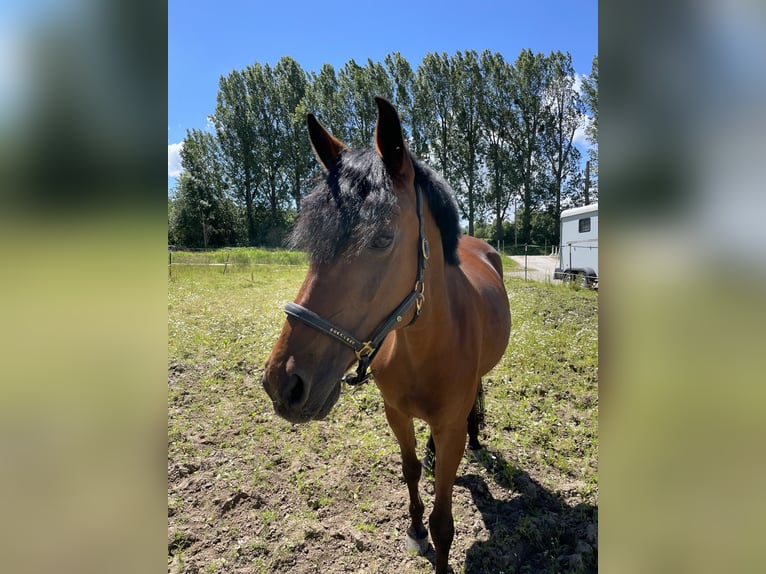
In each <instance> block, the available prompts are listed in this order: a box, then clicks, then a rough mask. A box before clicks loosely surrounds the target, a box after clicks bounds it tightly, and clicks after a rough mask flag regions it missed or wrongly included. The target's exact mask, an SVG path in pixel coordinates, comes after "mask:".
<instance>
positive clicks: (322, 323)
mask: <svg viewBox="0 0 766 574" xmlns="http://www.w3.org/2000/svg"><path fill="white" fill-rule="evenodd" d="M420 195H421V192H420V190H419V189H417V187H416V190H415V196H416V205H417V213H418V272H417V276H416V278H415V287H414V288H413V290H412V291H411V292H410V293H409V294H408V295H407V296H406V297H405V298H404V300H403V301H402V302H401V303H400V304H399V306H398V307H397V308H396V309H394V311H393V313H391V315H389V316H388V318H387V319H386V320H385V321H384V322H383V323H382V324H381V325H380V326H379V327H378V328H377V330H376V331H375V332H374V333H373V334H372V335H371V336H370V338H369V339H368V340H366V341H362V340H361V339H357V338H356V337H355V336H354V335H352V334H351V333H349V332H348V331H346V330H345V329H342V328H341V327H338V326H337V325H334V324H332V323H330V322H329V321H327V320H325V319H322V317H320V316H319V315H317V314H316V313H314V312H313V311H311V310H309V309H307V308H306V307H303V306H302V305H298V304H297V303H287V304H286V305H285V313H287V314H288V315H289V316H290V317H295V318H296V319H299V320H301V321H303V322H304V323H306V324H307V325H309V326H311V327H314V328H315V329H317V330H318V331H321V332H322V333H324V334H325V335H329V336H330V337H332V338H333V339H335V340H336V341H340V342H341V343H343V344H344V345H346V346H348V347H351V348H352V349H353V350H354V353H355V354H356V358H357V360H358V364H357V368H356V375H355V376H351V375H348V376H346V377H344V379H343V380H344V381H345V382H346V383H348V384H349V385H360V384H362V383H364V382H366V381H367V380H368V379H369V377H370V376H369V373H368V372H367V369H368V368H369V366H370V363H371V362H372V360H373V359H374V358H375V355H376V354H377V352H378V349H379V348H380V345H381V344H382V343H383V340H384V339H385V338H386V335H388V334H389V333H390V332H391V330H392V329H393V328H394V327H395V326H396V325H397V324H398V323H401V322H402V318H403V317H404V315H405V314H406V313H407V312H408V311H409V310H410V309H411V308H412V306H413V305H415V315H414V316H413V317H412V320H411V321H410V322H409V324H408V325H407V326H408V327H409V326H410V325H412V324H413V323H414V322H415V321H416V320H417V318H418V317H420V313H421V310H422V308H423V302H424V301H425V294H424V288H425V285H424V283H423V275H424V272H425V269H426V261H427V260H428V257H429V250H428V240H427V239H426V237H425V232H424V229H423V207H422V205H421V203H422V200H421V197H420Z"/></svg>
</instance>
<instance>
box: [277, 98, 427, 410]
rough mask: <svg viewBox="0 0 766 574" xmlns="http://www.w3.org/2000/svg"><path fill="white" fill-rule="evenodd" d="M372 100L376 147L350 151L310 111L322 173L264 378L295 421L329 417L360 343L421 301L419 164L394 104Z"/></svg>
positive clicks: (366, 356) (301, 224)
mask: <svg viewBox="0 0 766 574" xmlns="http://www.w3.org/2000/svg"><path fill="white" fill-rule="evenodd" d="M376 102H377V104H378V120H377V124H376V128H375V149H374V150H351V149H349V148H348V147H347V146H346V145H344V144H343V143H342V142H340V141H339V140H338V139H336V138H335V137H333V136H332V135H331V134H330V133H329V132H328V131H327V130H326V129H325V128H324V127H323V126H322V125H321V124H320V123H319V121H317V119H316V118H315V117H314V116H313V115H311V114H309V115H308V116H307V124H308V130H309V137H310V141H311V145H312V148H313V150H314V154H315V155H316V157H317V159H318V161H319V162H320V164H321V166H322V168H323V169H324V171H325V180H324V182H322V183H320V184H319V185H318V186H317V187H316V188H315V189H314V190H313V191H312V192H311V193H310V194H309V195H308V196H307V197H306V198H305V199H304V201H303V205H302V209H301V212H300V215H299V217H298V220H297V222H296V225H295V228H294V230H293V232H292V235H291V243H292V245H293V246H294V247H298V248H302V249H305V250H306V251H308V253H309V256H310V263H309V269H308V273H307V275H306V278H305V279H304V281H303V284H302V285H301V287H300V289H299V291H298V294H297V296H296V299H295V302H294V303H293V304H291V305H289V306H288V308H287V309H286V311H287V313H288V317H287V320H286V321H285V323H284V326H283V327H282V332H281V334H280V336H279V338H278V340H277V342H276V343H275V345H274V347H273V349H272V351H271V354H270V355H269V357H268V359H267V361H266V364H265V368H264V374H263V380H262V383H263V387H264V389H265V390H266V392H267V393H268V395H269V397H270V398H271V400H272V402H273V404H274V409H275V411H276V412H277V414H279V415H280V416H282V417H284V418H285V419H287V420H288V421H291V422H294V423H300V422H306V421H308V420H311V419H322V418H324V417H326V416H327V414H328V413H329V412H330V410H331V409H332V407H333V406H334V405H335V403H336V402H337V400H338V397H339V396H340V389H341V379H342V377H343V375H344V373H346V371H348V369H349V368H350V367H351V366H352V365H353V364H354V363H355V362H357V361H361V360H367V361H369V360H370V359H371V358H372V357H371V356H372V355H373V353H374V351H375V350H377V349H373V348H362V349H360V348H358V347H360V346H363V345H368V346H369V343H370V342H371V341H373V342H376V343H377V345H379V344H380V343H382V340H383V339H384V338H385V336H386V335H387V334H388V332H389V331H390V330H394V329H397V328H400V327H403V326H406V325H408V324H409V323H410V322H411V321H412V320H413V318H414V317H415V316H416V314H417V313H418V312H419V309H420V305H421V303H422V292H423V282H422V278H423V269H424V267H425V259H424V257H425V258H427V249H426V248H425V245H427V244H426V243H425V241H424V238H423V224H422V213H421V211H420V199H419V197H418V194H417V192H416V191H415V186H414V178H415V174H414V167H413V163H412V159H411V158H410V155H409V152H408V151H407V147H406V145H405V142H404V138H403V135H402V128H401V122H400V120H399V116H398V115H397V113H396V110H395V109H394V108H393V106H392V105H391V104H390V103H389V102H387V101H386V100H384V99H382V98H376ZM418 282H419V285H418ZM418 290H419V292H418ZM389 324H390V325H389ZM383 326H385V327H386V328H387V329H388V330H382V329H383ZM376 338H378V339H380V341H376Z"/></svg>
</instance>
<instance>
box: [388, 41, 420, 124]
mask: <svg viewBox="0 0 766 574" xmlns="http://www.w3.org/2000/svg"><path fill="white" fill-rule="evenodd" d="M383 63H384V64H385V65H386V70H387V71H388V75H389V77H390V78H391V81H392V83H393V96H394V97H393V99H392V100H391V103H392V104H394V107H396V109H397V110H398V112H399V117H400V119H401V121H402V130H403V131H404V137H405V139H409V137H410V135H411V134H412V115H413V106H414V96H413V93H412V91H413V85H414V83H415V74H414V72H413V71H412V66H410V63H409V62H408V61H407V60H405V59H404V57H403V56H402V55H401V54H400V53H399V52H394V53H392V54H387V55H386V57H385V59H384V60H383Z"/></svg>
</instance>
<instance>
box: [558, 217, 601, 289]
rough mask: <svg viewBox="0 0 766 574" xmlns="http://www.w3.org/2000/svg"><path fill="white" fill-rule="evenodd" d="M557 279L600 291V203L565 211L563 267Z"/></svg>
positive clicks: (561, 266) (562, 228)
mask: <svg viewBox="0 0 766 574" xmlns="http://www.w3.org/2000/svg"><path fill="white" fill-rule="evenodd" d="M553 278H554V279H562V280H563V281H564V282H565V283H568V282H573V281H574V282H577V284H578V285H580V286H581V287H592V288H598V203H593V204H591V205H586V206H584V207H575V208H573V209H565V210H564V211H562V212H561V243H560V244H559V266H558V267H557V268H556V269H555V271H554V272H553Z"/></svg>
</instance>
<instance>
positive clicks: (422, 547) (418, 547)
mask: <svg viewBox="0 0 766 574" xmlns="http://www.w3.org/2000/svg"><path fill="white" fill-rule="evenodd" d="M404 546H405V547H406V548H407V552H409V553H410V554H417V555H418V556H423V555H424V554H425V553H426V551H427V550H428V534H426V535H425V536H423V538H414V537H412V536H410V534H409V532H408V533H407V535H406V537H405V539H404Z"/></svg>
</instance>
